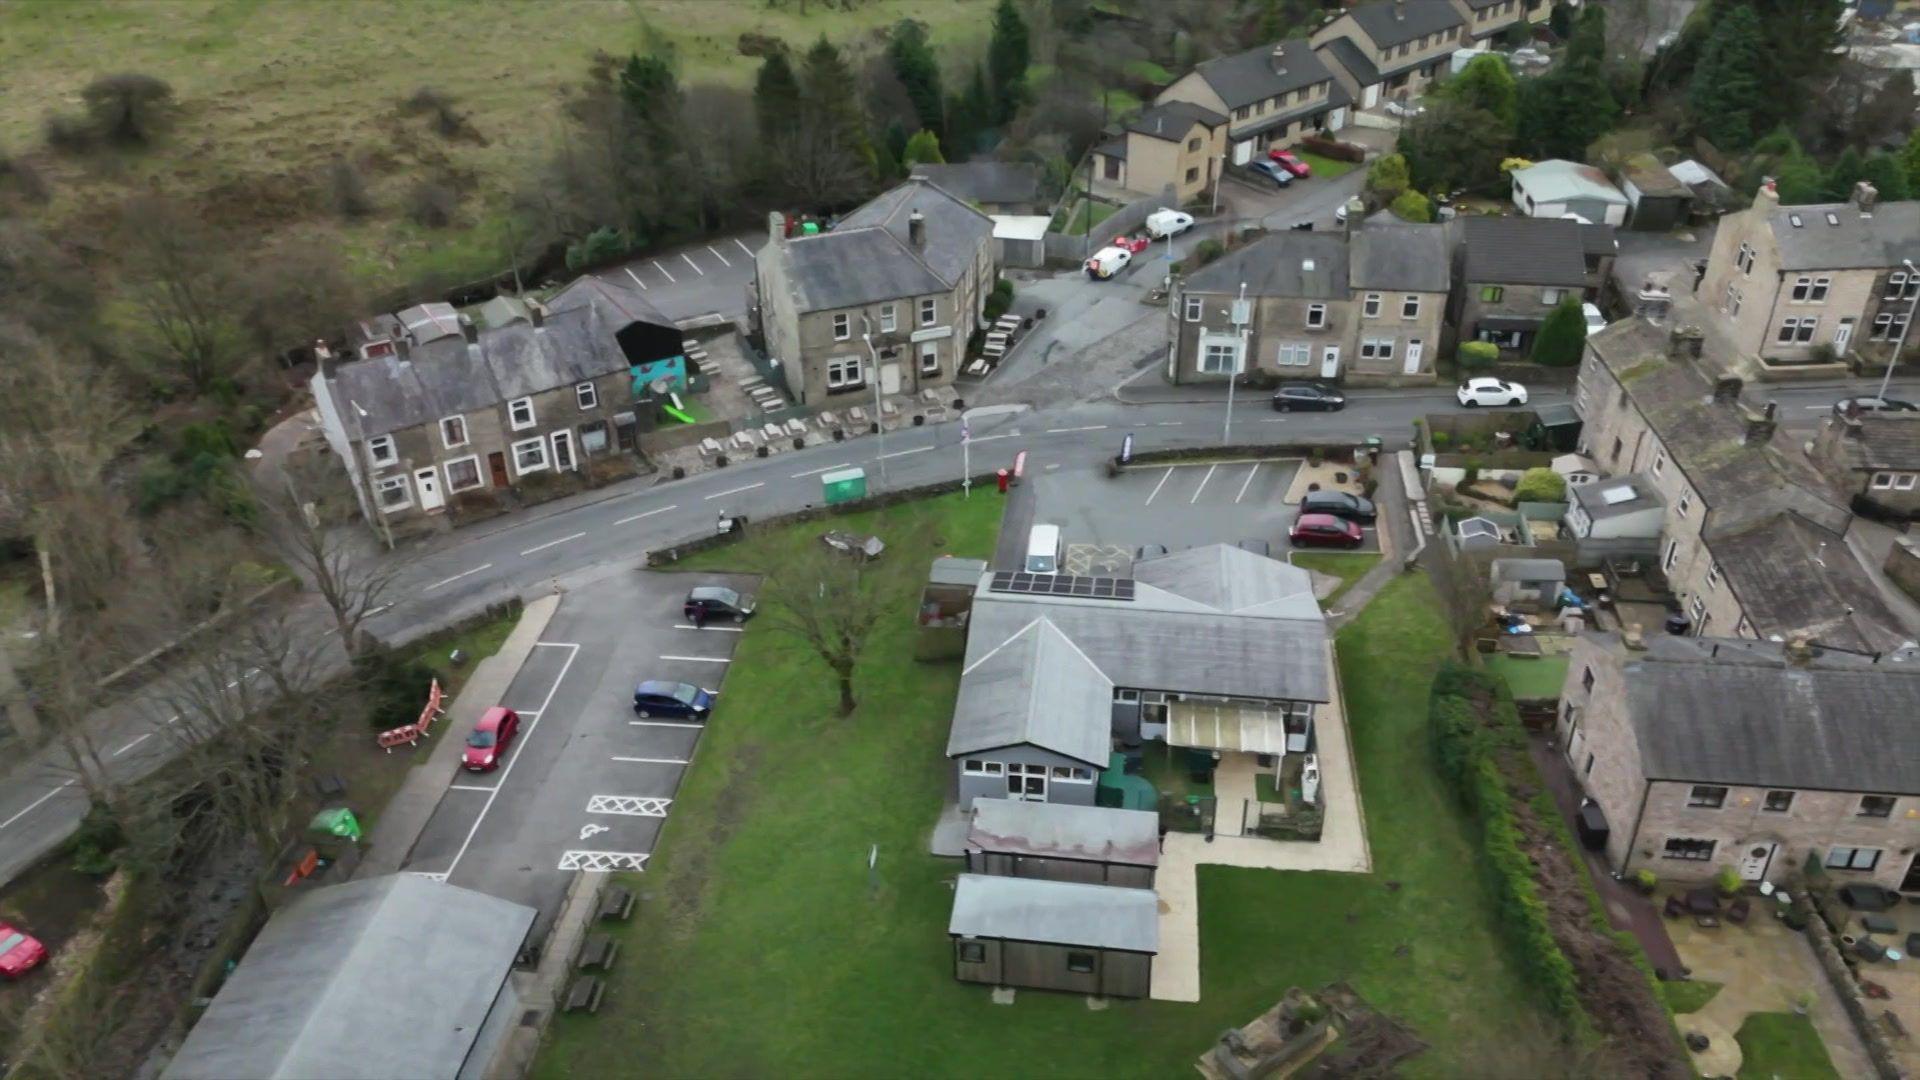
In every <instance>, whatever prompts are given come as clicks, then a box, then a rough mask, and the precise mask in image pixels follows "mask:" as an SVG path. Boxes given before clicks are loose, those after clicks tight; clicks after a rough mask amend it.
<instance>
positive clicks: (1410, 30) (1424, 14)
mask: <svg viewBox="0 0 1920 1080" xmlns="http://www.w3.org/2000/svg"><path fill="white" fill-rule="evenodd" d="M1347 14H1349V15H1351V16H1353V21H1354V22H1355V23H1357V24H1359V26H1360V29H1361V30H1363V31H1365V33H1366V35H1367V37H1369V38H1371V39H1372V40H1373V43H1374V44H1375V45H1378V46H1379V47H1380V48H1382V49H1387V48H1392V47H1398V46H1399V45H1401V44H1403V43H1405V42H1409V41H1415V40H1418V39H1419V38H1421V37H1422V36H1424V35H1427V34H1431V33H1434V32H1435V31H1440V30H1445V29H1446V28H1447V27H1449V26H1465V25H1466V20H1465V19H1462V18H1461V17H1460V13H1459V12H1458V11H1455V10H1454V9H1453V4H1452V3H1451V2H1450V0H1375V2H1374V3H1371V4H1362V5H1360V6H1359V7H1357V8H1353V9H1351V10H1349V11H1348V12H1347Z"/></svg>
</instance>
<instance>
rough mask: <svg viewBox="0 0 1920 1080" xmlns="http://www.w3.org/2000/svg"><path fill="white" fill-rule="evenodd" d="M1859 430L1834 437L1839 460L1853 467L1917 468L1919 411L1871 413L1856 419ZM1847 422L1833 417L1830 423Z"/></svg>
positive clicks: (1918, 463) (1919, 427)
mask: <svg viewBox="0 0 1920 1080" xmlns="http://www.w3.org/2000/svg"><path fill="white" fill-rule="evenodd" d="M1856 420H1857V422H1858V423H1859V425H1860V433H1859V435H1858V436H1856V437H1852V438H1849V437H1847V436H1846V434H1845V433H1844V432H1842V433H1839V434H1840V437H1839V438H1837V439H1835V440H1834V448H1835V449H1836V450H1837V451H1839V454H1840V456H1841V459H1842V460H1843V461H1844V462H1845V463H1846V464H1847V465H1849V466H1850V467H1852V468H1855V469H1920V413H1897V412H1871V413H1862V414H1861V415H1860V416H1859V417H1857V418H1856ZM1846 422H1847V421H1845V420H1843V419H1841V418H1840V417H1833V418H1831V419H1829V420H1828V421H1827V423H1829V424H1845V423H1846Z"/></svg>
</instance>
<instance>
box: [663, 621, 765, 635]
mask: <svg viewBox="0 0 1920 1080" xmlns="http://www.w3.org/2000/svg"><path fill="white" fill-rule="evenodd" d="M673 628H674V629H675V630H718V631H720V632H721V633H723V634H744V633H746V632H747V628H746V627H744V626H695V625H693V624H692V623H674V624H673Z"/></svg>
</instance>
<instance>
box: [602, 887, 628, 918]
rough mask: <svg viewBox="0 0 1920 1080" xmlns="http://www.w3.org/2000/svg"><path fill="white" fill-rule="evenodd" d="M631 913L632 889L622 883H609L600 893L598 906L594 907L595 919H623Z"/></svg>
mask: <svg viewBox="0 0 1920 1080" xmlns="http://www.w3.org/2000/svg"><path fill="white" fill-rule="evenodd" d="M632 914H633V890H631V889H628V888H627V887H626V886H624V885H609V886H607V887H606V889H605V890H604V891H603V892H601V894H600V906H599V907H597V908H595V909H594V913H593V917H594V918H596V919H601V920H606V919H619V920H622V921H625V920H626V918H627V917H628V916H630V915H632Z"/></svg>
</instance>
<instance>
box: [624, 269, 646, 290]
mask: <svg viewBox="0 0 1920 1080" xmlns="http://www.w3.org/2000/svg"><path fill="white" fill-rule="evenodd" d="M627 276H628V277H630V278H632V279H633V283H634V284H635V285H638V286H640V288H641V289H642V290H645V289H646V287H647V283H646V282H644V281H641V280H640V275H639V274H636V273H634V272H633V267H631V266H629V267H627Z"/></svg>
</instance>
